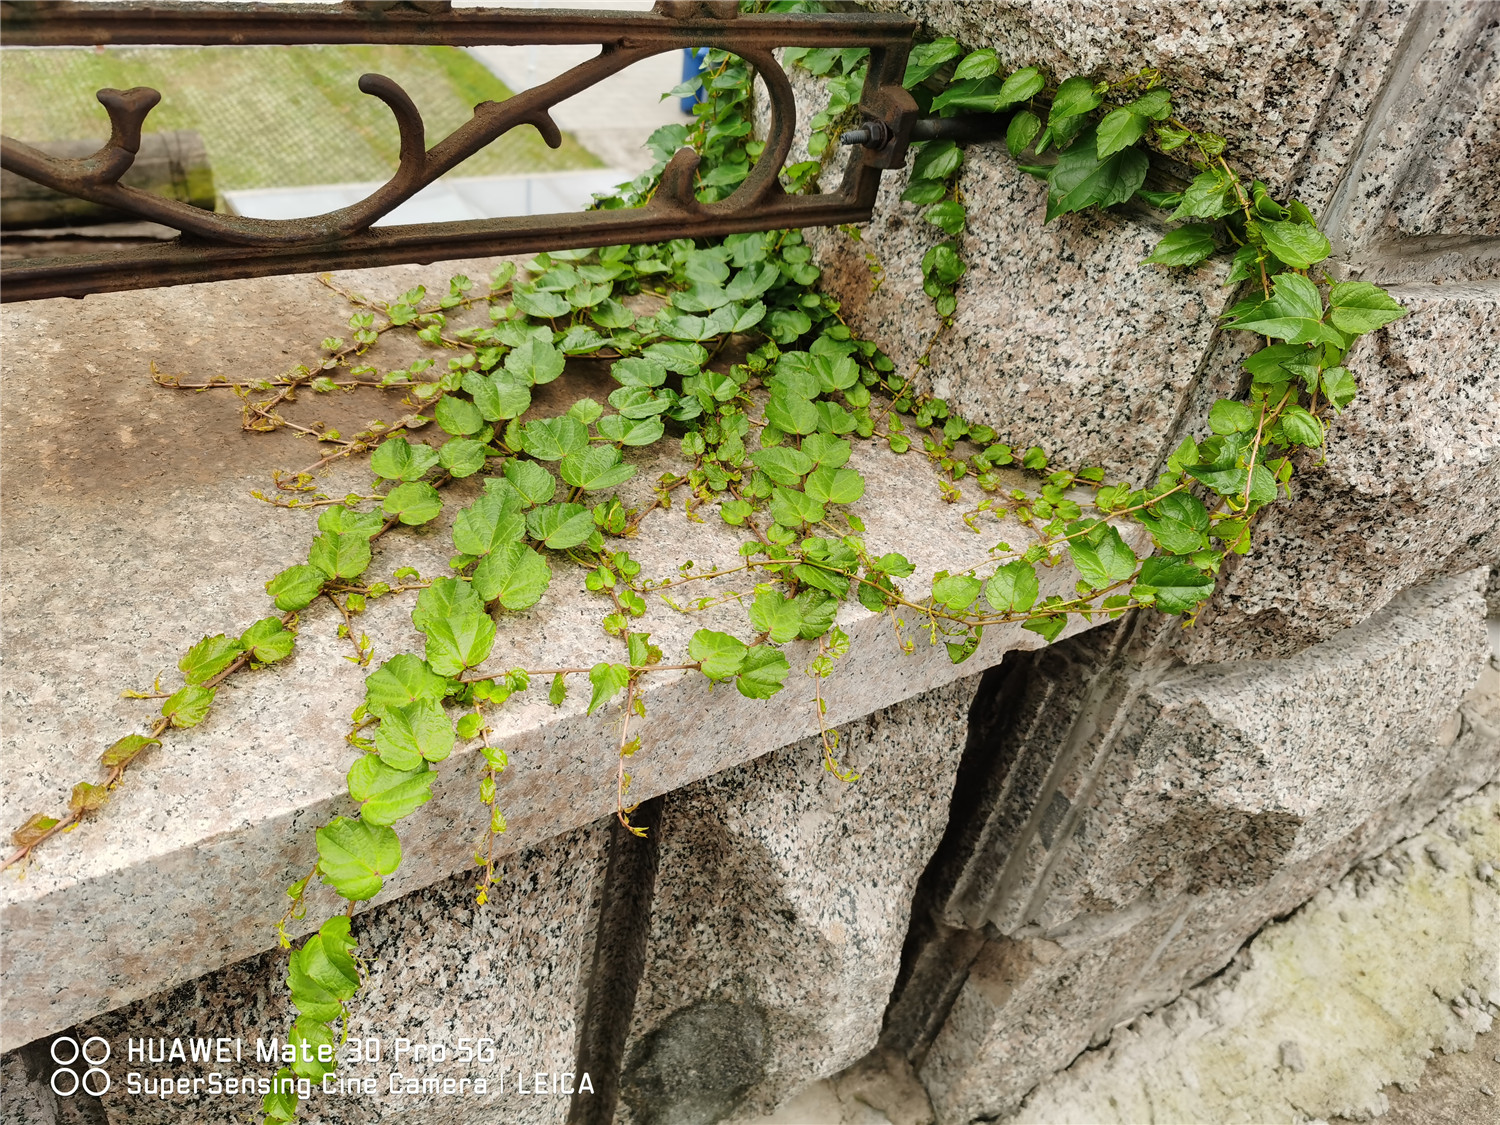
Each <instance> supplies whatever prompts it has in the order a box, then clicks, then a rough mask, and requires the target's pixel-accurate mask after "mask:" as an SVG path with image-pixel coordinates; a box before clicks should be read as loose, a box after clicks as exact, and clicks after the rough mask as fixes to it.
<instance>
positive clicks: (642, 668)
mask: <svg viewBox="0 0 1500 1125" xmlns="http://www.w3.org/2000/svg"><path fill="white" fill-rule="evenodd" d="M626 667H627V668H629V669H630V671H631V674H632V675H634V674H635V673H637V672H687V671H693V670H695V669H698V668H702V667H703V664H702V662H701V661H696V660H695V661H693V662H692V663H690V664H628V665H626ZM513 671H521V672H525V673H526V674H527V675H528V676H574V675H583V674H584V673H587V672H592V671H593V668H592V667H579V668H521V669H514V668H512V669H509V670H507V671H506V672H495V673H493V674H491V675H488V676H460V677H458V682H459V683H461V684H480V683H487V682H488V681H490V680H495V679H499V678H500V677H501V676H505V675H508V674H509V672H513ZM486 745H488V744H486Z"/></svg>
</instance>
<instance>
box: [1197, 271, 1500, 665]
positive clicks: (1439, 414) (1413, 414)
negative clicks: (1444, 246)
mask: <svg viewBox="0 0 1500 1125" xmlns="http://www.w3.org/2000/svg"><path fill="white" fill-rule="evenodd" d="M1393 292H1394V293H1395V295H1396V297H1397V299H1398V300H1399V301H1401V302H1402V303H1403V304H1405V305H1406V306H1407V307H1408V308H1409V309H1410V313H1409V314H1408V315H1407V316H1406V317H1404V318H1402V319H1401V320H1398V321H1396V322H1395V323H1394V324H1391V325H1388V326H1387V327H1386V328H1384V329H1382V330H1381V331H1379V332H1376V333H1373V334H1372V335H1370V336H1368V337H1366V338H1364V339H1363V340H1361V341H1360V342H1359V343H1358V344H1357V345H1356V346H1355V348H1354V349H1352V350H1351V352H1350V355H1349V360H1348V363H1349V367H1350V369H1351V370H1353V371H1354V372H1355V373H1356V377H1357V378H1358V380H1359V383H1360V391H1359V397H1358V398H1357V399H1356V400H1355V402H1354V403H1353V404H1352V405H1351V406H1350V407H1349V408H1348V409H1347V410H1346V411H1345V412H1344V414H1343V416H1342V417H1340V418H1339V419H1337V420H1336V421H1335V422H1334V424H1333V426H1332V429H1331V430H1330V433H1329V438H1328V446H1327V457H1326V463H1324V464H1321V465H1317V466H1313V465H1308V466H1307V467H1306V468H1305V469H1304V471H1303V472H1302V473H1300V474H1299V475H1298V477H1297V478H1296V479H1295V480H1294V481H1293V489H1294V492H1293V497H1292V499H1291V500H1290V501H1282V502H1279V503H1277V504H1274V505H1272V506H1270V507H1268V508H1267V509H1266V510H1265V512H1264V513H1263V514H1262V516H1261V518H1260V523H1259V526H1258V527H1257V528H1256V531H1255V542H1256V546H1255V548H1254V550H1253V551H1252V553H1251V554H1249V555H1247V556H1244V557H1239V558H1234V559H1231V560H1230V562H1229V563H1228V564H1227V566H1226V574H1225V577H1224V578H1223V579H1221V581H1220V583H1219V588H1218V590H1217V591H1216V592H1215V595H1214V599H1213V601H1212V602H1211V603H1210V607H1209V609H1208V610H1207V611H1206V612H1205V613H1204V614H1203V616H1202V617H1201V618H1200V626H1199V627H1198V628H1197V629H1195V630H1192V631H1190V632H1188V633H1184V634H1183V635H1182V638H1181V651H1182V652H1183V654H1184V655H1185V656H1186V657H1187V658H1188V659H1190V660H1194V661H1205V660H1225V659H1236V658H1241V657H1244V656H1259V655H1272V654H1278V653H1285V652H1287V651H1291V650H1295V649H1297V648H1300V647H1302V646H1304V645H1307V644H1309V643H1312V642H1315V641H1317V640H1321V639H1322V638H1324V637H1327V636H1329V635H1331V634H1332V633H1333V632H1335V631H1336V630H1338V629H1340V628H1342V627H1344V626H1346V625H1352V624H1354V623H1355V622H1358V621H1361V620H1363V619H1364V618H1365V617H1367V616H1368V615H1369V614H1370V613H1372V612H1373V611H1375V610H1376V609H1378V608H1379V607H1380V606H1382V605H1385V604H1386V603H1387V602H1388V601H1389V600H1390V599H1391V598H1392V597H1393V596H1395V594H1396V593H1397V592H1398V591H1400V590H1402V589H1405V588H1406V587H1408V586H1411V585H1414V584H1417V583H1420V582H1425V581H1428V580H1430V579H1431V578H1433V577H1435V576H1437V575H1442V574H1451V573H1455V572H1458V571H1461V570H1465V569H1468V568H1470V567H1475V566H1484V565H1488V564H1490V563H1491V562H1493V561H1494V560H1495V559H1496V558H1500V287H1497V286H1496V285H1494V284H1488V285H1482V286H1481V285H1441V286H1438V285H1420V286H1419V285H1411V286H1398V287H1395V288H1394V289H1393Z"/></svg>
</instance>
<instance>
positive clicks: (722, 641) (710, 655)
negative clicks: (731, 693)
mask: <svg viewBox="0 0 1500 1125" xmlns="http://www.w3.org/2000/svg"><path fill="white" fill-rule="evenodd" d="M749 651H750V648H749V646H748V645H746V644H745V642H744V641H741V640H739V639H737V638H735V637H731V636H730V635H729V634H728V633H718V632H715V631H714V630H712V629H699V630H698V631H697V632H696V633H694V634H693V637H692V640H690V641H689V642H688V655H689V656H691V657H692V658H693V659H694V660H696V661H698V662H699V664H700V665H701V670H702V672H703V674H704V675H705V676H707V677H708V678H709V679H710V680H727V679H729V677H731V676H733V675H736V674H737V673H738V672H739V670H740V668H741V667H742V666H743V665H744V663H745V654H746V653H747V652H749Z"/></svg>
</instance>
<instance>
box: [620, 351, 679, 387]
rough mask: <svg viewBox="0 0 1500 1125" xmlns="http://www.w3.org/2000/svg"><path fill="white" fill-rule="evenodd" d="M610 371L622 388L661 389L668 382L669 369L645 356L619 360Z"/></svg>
mask: <svg viewBox="0 0 1500 1125" xmlns="http://www.w3.org/2000/svg"><path fill="white" fill-rule="evenodd" d="M609 370H610V373H611V374H613V375H614V377H615V382H617V383H619V384H620V386H622V387H659V386H661V385H662V384H663V383H665V382H666V381H667V369H666V368H665V367H663V366H662V365H661V364H660V363H658V362H657V361H656V360H654V359H648V358H646V357H645V356H634V357H632V358H630V359H621V360H617V361H616V362H615V363H613V364H611V365H610V368H609Z"/></svg>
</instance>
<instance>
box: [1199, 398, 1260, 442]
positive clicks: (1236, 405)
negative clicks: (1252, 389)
mask: <svg viewBox="0 0 1500 1125" xmlns="http://www.w3.org/2000/svg"><path fill="white" fill-rule="evenodd" d="M1208 424H1209V427H1210V428H1211V429H1212V430H1213V432H1214V433H1216V434H1253V433H1254V432H1255V412H1254V411H1253V410H1251V409H1250V408H1249V407H1248V406H1246V405H1245V404H1244V403H1243V402H1233V401H1231V400H1230V399H1227V398H1221V399H1220V400H1219V401H1218V402H1216V403H1214V404H1213V406H1212V407H1211V408H1210V409H1209V412H1208Z"/></svg>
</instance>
